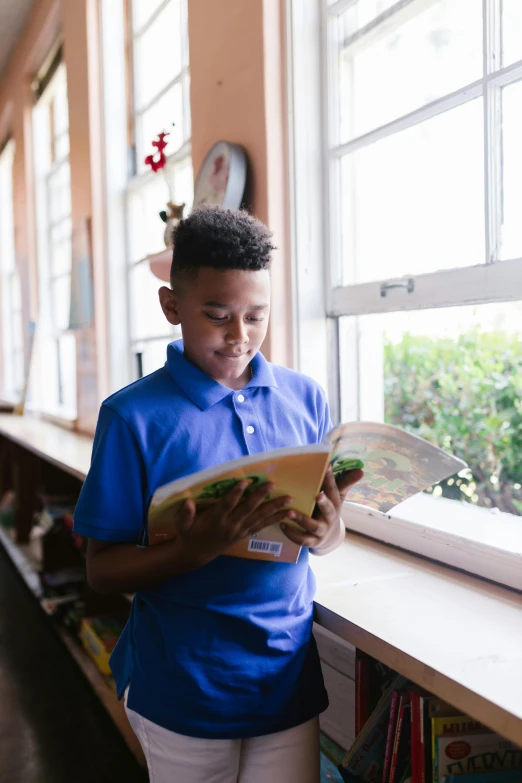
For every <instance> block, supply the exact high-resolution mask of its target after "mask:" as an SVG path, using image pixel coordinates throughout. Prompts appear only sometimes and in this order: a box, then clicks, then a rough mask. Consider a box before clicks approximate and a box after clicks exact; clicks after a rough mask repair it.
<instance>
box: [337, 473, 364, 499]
mask: <svg viewBox="0 0 522 783" xmlns="http://www.w3.org/2000/svg"><path fill="white" fill-rule="evenodd" d="M363 476H364V472H363V471H362V470H359V469H357V470H346V471H345V472H344V473H340V474H339V475H338V476H337V478H336V483H337V488H338V490H339V494H340V495H341V496H342V499H343V500H344V498H345V497H346V495H347V493H348V490H349V489H350V487H353V485H354V484H357V482H358V481H360V480H361V479H362V477H363Z"/></svg>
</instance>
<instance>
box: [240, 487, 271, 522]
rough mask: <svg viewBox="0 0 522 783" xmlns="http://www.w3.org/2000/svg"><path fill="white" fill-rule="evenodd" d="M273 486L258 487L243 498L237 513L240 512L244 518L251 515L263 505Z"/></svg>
mask: <svg viewBox="0 0 522 783" xmlns="http://www.w3.org/2000/svg"><path fill="white" fill-rule="evenodd" d="M274 488H275V484H271V483H269V484H263V486H261V487H258V488H257V489H256V490H254V492H251V493H250V495H249V496H248V497H247V498H244V499H243V500H242V502H241V508H240V509H239V508H238V509H237V512H238V513H239V511H240V510H241V512H244V515H245V516H248V515H250V514H252V512H253V511H255V510H256V509H257V508H259V507H260V506H262V505H263V503H264V502H265V498H266V496H267V495H268V494H269V493H270V492H272V491H273V489H274Z"/></svg>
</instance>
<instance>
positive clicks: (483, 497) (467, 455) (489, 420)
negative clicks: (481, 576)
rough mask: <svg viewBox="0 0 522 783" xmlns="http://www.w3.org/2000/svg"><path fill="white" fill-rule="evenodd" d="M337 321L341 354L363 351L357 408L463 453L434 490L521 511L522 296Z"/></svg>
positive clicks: (345, 390) (343, 356)
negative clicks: (461, 465) (461, 466)
mask: <svg viewBox="0 0 522 783" xmlns="http://www.w3.org/2000/svg"><path fill="white" fill-rule="evenodd" d="M354 322H356V323H354ZM341 331H342V333H343V334H344V335H345V342H344V345H343V350H342V352H341V359H342V361H343V362H346V360H347V358H348V360H349V358H350V356H351V355H353V353H354V352H356V351H357V350H359V356H360V357H361V359H360V370H361V374H360V380H359V382H360V398H361V400H364V401H365V404H366V409H365V410H364V412H363V415H362V417H361V418H364V419H371V418H377V417H379V415H380V418H381V420H382V418H383V414H384V420H385V421H388V422H390V423H391V424H396V425H398V426H400V427H403V428H405V429H407V430H409V431H411V432H413V433H415V434H417V435H420V436H421V437H423V438H426V439H427V440H429V441H431V442H433V443H436V444H437V445H439V446H441V447H442V448H444V449H446V450H447V451H450V452H452V453H454V454H456V455H457V456H459V457H461V458H462V459H464V460H466V462H467V463H468V465H469V468H470V470H469V471H465V472H462V473H460V474H459V475H458V477H454V478H453V479H449V480H447V481H445V482H443V483H442V484H441V485H440V486H438V487H435V488H434V490H433V494H435V495H443V496H445V497H448V498H454V499H459V500H463V501H466V502H470V503H473V504H477V505H480V506H485V507H488V508H493V507H496V508H498V509H499V510H501V511H507V512H509V513H512V514H522V439H521V438H520V432H521V431H522V405H521V402H520V389H521V388H522V303H521V302H510V303H501V304H485V305H477V306H471V307H470V306H466V307H455V308H447V309H444V310H442V311H440V310H425V311H417V312H408V313H399V312H397V313H387V314H382V315H367V316H362V317H359V318H348V317H347V318H343V319H341ZM354 336H355V339H354ZM350 340H351V342H350ZM371 343H373V346H372V347H373V350H367V349H368V346H369V345H370V344H371ZM363 349H364V350H363ZM348 351H350V352H348ZM343 395H344V396H345V397H347V398H349V396H350V388H349V385H348V383H345V384H344V388H343ZM345 402H346V403H349V400H345ZM372 405H373V410H372V407H371V406H372ZM492 523H493V524H494V517H492Z"/></svg>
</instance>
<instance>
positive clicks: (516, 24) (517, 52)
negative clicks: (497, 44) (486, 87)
mask: <svg viewBox="0 0 522 783" xmlns="http://www.w3.org/2000/svg"><path fill="white" fill-rule="evenodd" d="M517 60H522V3H521V2H520V0H502V65H510V64H511V63H514V62H516V61H517Z"/></svg>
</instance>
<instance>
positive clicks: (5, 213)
mask: <svg viewBox="0 0 522 783" xmlns="http://www.w3.org/2000/svg"><path fill="white" fill-rule="evenodd" d="M14 154H15V142H14V140H13V139H9V140H8V141H7V143H6V144H5V145H4V147H3V149H2V150H1V152H0V166H1V167H2V172H1V176H2V182H1V188H0V297H1V299H0V323H1V329H0V332H1V334H2V345H1V355H2V390H1V398H2V399H3V400H4V401H6V402H11V403H16V402H19V401H20V397H21V394H22V391H23V383H24V341H23V301H22V293H21V280H20V273H19V271H18V267H17V264H16V253H15V242H14V215H13V161H14ZM4 178H5V179H4ZM15 289H18V291H19V297H18V298H19V300H20V306H19V307H18V308H17V307H16V306H15V303H14V295H13V293H14V291H15Z"/></svg>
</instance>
